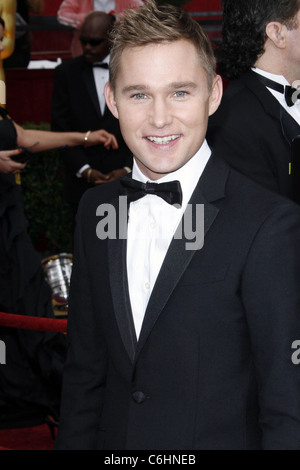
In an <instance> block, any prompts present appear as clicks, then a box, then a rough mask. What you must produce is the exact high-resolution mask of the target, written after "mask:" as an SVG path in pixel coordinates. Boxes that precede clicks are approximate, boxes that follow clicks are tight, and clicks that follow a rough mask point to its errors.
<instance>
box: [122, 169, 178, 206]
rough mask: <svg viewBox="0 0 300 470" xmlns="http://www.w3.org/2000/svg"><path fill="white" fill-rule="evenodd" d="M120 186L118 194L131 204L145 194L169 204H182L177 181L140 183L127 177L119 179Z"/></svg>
mask: <svg viewBox="0 0 300 470" xmlns="http://www.w3.org/2000/svg"><path fill="white" fill-rule="evenodd" d="M120 183H121V185H122V188H121V191H120V193H121V194H122V195H123V196H126V197H127V202H128V203H130V202H133V201H136V200H137V199H140V198H142V197H144V196H146V195H147V194H153V195H156V196H159V197H161V198H162V199H164V200H165V201H166V202H168V203H169V204H179V205H180V206H181V204H182V191H181V186H180V182H179V181H170V182H168V183H141V182H140V181H137V180H133V179H132V178H129V177H126V176H125V177H124V178H120Z"/></svg>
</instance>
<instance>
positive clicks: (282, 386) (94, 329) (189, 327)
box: [56, 1, 300, 450]
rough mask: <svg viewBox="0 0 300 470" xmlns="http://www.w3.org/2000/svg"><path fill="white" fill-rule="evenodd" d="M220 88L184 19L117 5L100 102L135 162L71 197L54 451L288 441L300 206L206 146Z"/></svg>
mask: <svg viewBox="0 0 300 470" xmlns="http://www.w3.org/2000/svg"><path fill="white" fill-rule="evenodd" d="M221 94H222V85H221V79H220V77H219V76H216V74H215V61H214V56H213V52H212V49H211V47H210V43H209V41H208V39H207V37H206V36H205V35H204V33H203V31H202V29H201V28H200V26H199V25H198V24H197V23H196V22H194V21H193V20H192V19H191V18H190V17H189V15H188V14H187V13H184V12H182V11H180V10H178V9H176V8H175V7H172V6H161V7H157V6H156V5H155V3H154V2H153V1H148V2H147V3H146V4H145V6H143V7H141V8H140V9H138V10H136V11H134V10H128V11H127V12H126V13H125V15H124V19H123V20H122V21H121V23H120V24H119V25H118V27H117V28H116V30H115V32H114V39H113V48H112V52H111V62H110V83H109V84H107V86H106V99H107V103H108V106H109V107H110V109H111V111H112V113H113V114H114V115H115V117H117V118H118V119H119V121H120V126H121V130H122V133H123V136H124V139H125V141H126V143H127V145H128V146H129V147H130V149H131V150H132V152H133V155H134V166H133V171H132V176H131V175H130V177H129V176H126V177H123V178H121V179H120V180H119V181H116V182H113V183H111V184H108V185H105V187H104V186H103V187H99V188H96V189H93V190H91V191H88V192H87V193H86V194H85V195H84V197H83V200H82V202H81V204H80V209H79V213H78V219H77V220H78V225H77V233H76V249H75V255H74V259H75V261H74V268H73V275H72V286H71V295H70V311H69V333H68V334H69V341H70V348H69V354H68V360H67V363H66V367H65V372H64V387H63V396H62V410H61V423H60V429H59V435H58V440H57V443H56V448H57V449H104V450H125V449H130V450H141V449H144V450H171V449H172V450H192V449H299V448H300V416H299V409H300V407H299V401H300V395H299V387H300V375H299V374H300V371H299V369H298V368H297V365H295V362H297V361H295V360H293V357H294V356H293V353H294V354H295V356H297V350H296V351H295V350H293V347H295V346H297V343H295V341H297V335H298V332H299V327H300V319H299V311H300V308H299V307H300V290H299V279H300V243H299V241H300V211H299V209H298V206H295V205H294V204H293V203H291V202H289V201H286V200H283V199H281V198H280V197H279V196H277V195H274V194H273V193H271V192H268V191H266V190H264V189H263V188H261V187H260V186H258V185H255V184H254V183H253V182H252V181H250V180H248V179H247V178H245V177H244V176H242V175H240V174H239V173H237V172H235V171H234V170H232V169H230V167H229V166H228V165H227V163H225V162H224V161H223V160H221V159H218V158H217V157H214V156H213V155H211V151H210V149H209V147H208V145H207V143H206V140H205V133H206V128H207V121H208V117H209V115H210V114H211V113H213V112H214V111H215V110H216V109H217V107H218V105H219V102H220V99H221ZM170 188H171V189H172V191H171V189H170ZM135 189H136V192H135ZM173 189H174V192H173ZM156 190H157V191H158V193H155V191H156ZM163 196H167V198H168V202H170V203H171V204H169V203H168V202H166V201H165V199H164V198H163ZM171 196H172V197H174V199H172V200H171ZM181 196H182V198H181ZM173 202H174V204H173ZM127 203H128V209H129V217H127V215H128V214H127ZM201 208H204V226H203V219H202V217H201V213H202V212H201ZM203 235H204V236H205V240H204V246H202V242H203ZM299 334H300V333H299Z"/></svg>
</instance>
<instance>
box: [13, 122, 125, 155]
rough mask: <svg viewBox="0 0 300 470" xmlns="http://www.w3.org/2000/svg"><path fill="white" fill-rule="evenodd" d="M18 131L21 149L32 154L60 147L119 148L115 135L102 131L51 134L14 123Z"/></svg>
mask: <svg viewBox="0 0 300 470" xmlns="http://www.w3.org/2000/svg"><path fill="white" fill-rule="evenodd" d="M14 125H15V128H16V131H17V142H18V145H19V146H20V147H26V148H27V149H29V150H30V151H31V152H41V151H43V150H49V149H53V148H59V147H65V146H67V147H74V146H77V145H83V146H85V147H91V146H92V145H99V144H102V145H104V147H105V148H107V149H109V148H111V147H112V148H113V149H116V148H118V142H117V140H116V138H115V136H114V135H113V134H110V133H109V132H107V131H105V130H103V129H100V130H97V131H93V132H91V131H87V132H51V131H41V130H37V129H23V128H22V127H21V126H19V125H18V124H16V123H15V122H14Z"/></svg>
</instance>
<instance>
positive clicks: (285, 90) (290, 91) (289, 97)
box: [255, 73, 300, 108]
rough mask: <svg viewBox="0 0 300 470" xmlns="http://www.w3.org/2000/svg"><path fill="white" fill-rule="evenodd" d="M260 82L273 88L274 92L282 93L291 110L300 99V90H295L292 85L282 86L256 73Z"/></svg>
mask: <svg viewBox="0 0 300 470" xmlns="http://www.w3.org/2000/svg"><path fill="white" fill-rule="evenodd" d="M255 76H256V77H257V78H258V80H259V81H261V82H262V83H263V84H264V85H265V86H266V87H268V88H272V90H275V91H278V92H279V93H282V94H283V95H284V97H285V101H286V104H287V105H288V107H289V108H290V107H291V106H294V104H295V103H296V101H297V100H298V99H299V98H300V97H299V94H300V89H299V88H294V87H292V86H290V85H281V84H280V83H277V82H274V81H273V80H270V79H269V78H266V77H263V76H262V75H260V74H258V73H256V75H255Z"/></svg>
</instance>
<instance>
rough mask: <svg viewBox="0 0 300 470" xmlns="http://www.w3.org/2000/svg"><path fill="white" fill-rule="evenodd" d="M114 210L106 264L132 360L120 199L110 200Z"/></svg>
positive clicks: (124, 230)
mask: <svg viewBox="0 0 300 470" xmlns="http://www.w3.org/2000/svg"><path fill="white" fill-rule="evenodd" d="M111 204H112V206H113V207H114V208H115V211H116V221H117V223H116V238H109V239H108V265H109V278H110V285H111V293H112V298H113V304H114V311H115V315H116V320H117V323H118V327H119V331H120V335H121V338H122V341H123V344H124V347H125V349H126V351H127V353H128V356H129V357H130V359H131V361H132V362H133V360H134V356H135V351H136V345H137V338H136V333H135V327H134V322H133V316H132V311H131V305H130V298H129V289H128V279H127V264H126V247H127V242H126V234H127V210H126V209H125V208H124V207H120V200H119V199H114V200H113V201H112V202H111ZM124 209H125V214H124Z"/></svg>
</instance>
